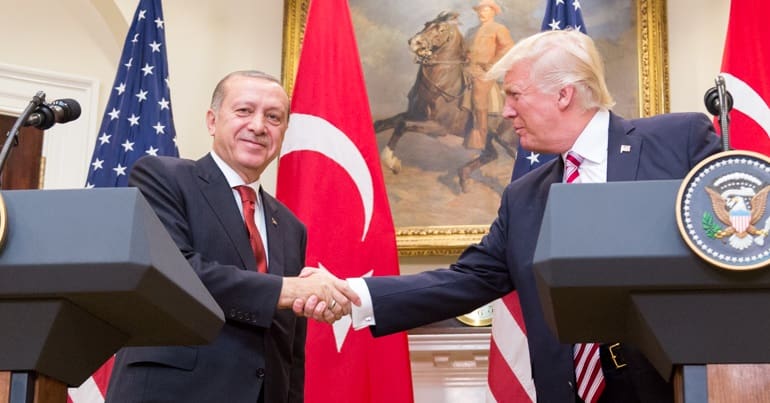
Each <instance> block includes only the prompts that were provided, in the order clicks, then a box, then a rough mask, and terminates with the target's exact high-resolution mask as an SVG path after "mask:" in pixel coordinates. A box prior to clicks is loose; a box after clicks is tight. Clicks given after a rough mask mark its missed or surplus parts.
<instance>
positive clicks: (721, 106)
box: [703, 76, 733, 151]
mask: <svg viewBox="0 0 770 403" xmlns="http://www.w3.org/2000/svg"><path fill="white" fill-rule="evenodd" d="M714 82H715V83H716V86H715V87H711V88H709V89H708V91H706V94H705V95H704V96H703V102H704V103H705V104H706V110H708V111H709V113H711V114H712V115H714V116H716V117H717V118H718V119H719V130H720V131H721V132H722V151H728V150H730V133H729V131H730V111H731V110H732V109H733V96H732V95H730V93H729V92H727V86H726V85H725V79H724V77H722V76H717V78H716V79H715V80H714Z"/></svg>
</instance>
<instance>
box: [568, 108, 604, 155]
mask: <svg viewBox="0 0 770 403" xmlns="http://www.w3.org/2000/svg"><path fill="white" fill-rule="evenodd" d="M609 129H610V112H609V111H608V110H606V109H599V111H597V112H596V114H595V115H594V117H592V118H591V120H590V121H589V122H588V124H587V125H586V127H585V129H583V131H582V132H581V133H580V135H579V136H578V138H577V140H575V144H573V145H572V148H571V149H569V150H568V151H567V152H565V153H563V154H562V158H566V157H567V153H569V152H570V151H573V152H576V153H577V154H578V155H580V156H581V157H583V158H584V159H586V160H589V161H591V162H593V163H596V164H601V163H602V162H604V160H606V159H607V145H608V142H609V136H608V135H607V133H609Z"/></svg>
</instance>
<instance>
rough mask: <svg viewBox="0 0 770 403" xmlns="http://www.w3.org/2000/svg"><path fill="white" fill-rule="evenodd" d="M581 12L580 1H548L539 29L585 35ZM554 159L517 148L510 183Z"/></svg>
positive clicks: (552, 156)
mask: <svg viewBox="0 0 770 403" xmlns="http://www.w3.org/2000/svg"><path fill="white" fill-rule="evenodd" d="M581 10H582V8H581V7H580V0H548V1H547V2H546V6H545V16H544V17H543V23H542V24H541V25H540V29H541V30H542V31H553V30H557V29H566V28H573V29H576V30H578V31H580V32H582V33H584V34H585V33H587V32H586V26H585V23H584V22H583V14H582V11H581ZM554 157H556V156H555V155H553V154H540V153H536V152H533V151H528V150H525V149H523V148H521V146H519V153H518V154H517V156H516V162H515V163H514V165H513V174H512V175H511V181H513V180H515V179H517V178H519V177H521V176H522V175H524V174H525V173H527V172H529V171H531V170H533V169H535V168H537V167H539V166H540V165H542V164H543V163H545V162H548V161H550V160H552V159H554Z"/></svg>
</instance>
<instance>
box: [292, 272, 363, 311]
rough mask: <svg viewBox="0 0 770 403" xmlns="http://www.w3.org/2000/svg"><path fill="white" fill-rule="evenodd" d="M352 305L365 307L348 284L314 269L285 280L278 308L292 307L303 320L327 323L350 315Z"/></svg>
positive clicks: (327, 273)
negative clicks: (305, 318)
mask: <svg viewBox="0 0 770 403" xmlns="http://www.w3.org/2000/svg"><path fill="white" fill-rule="evenodd" d="M351 303H354V304H356V305H361V299H360V298H359V297H358V294H356V293H355V292H353V290H352V289H351V288H350V286H349V285H348V283H347V281H345V280H340V279H338V278H337V277H335V276H334V275H333V274H331V273H330V272H329V271H327V270H326V269H323V268H314V267H306V268H305V269H303V271H302V273H301V274H300V276H299V277H285V278H284V279H283V287H282V288H281V295H280V297H279V298H278V308H290V307H291V308H292V309H293V310H294V313H296V314H297V315H299V316H306V317H310V318H313V319H315V320H318V321H322V322H327V323H333V322H335V321H337V320H339V319H340V318H341V317H343V316H345V315H348V314H350V311H351V309H352V308H351ZM306 308H309V309H306ZM306 312H307V314H306Z"/></svg>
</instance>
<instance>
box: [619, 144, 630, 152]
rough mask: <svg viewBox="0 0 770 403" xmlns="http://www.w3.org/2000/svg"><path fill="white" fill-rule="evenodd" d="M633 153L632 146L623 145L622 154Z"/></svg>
mask: <svg viewBox="0 0 770 403" xmlns="http://www.w3.org/2000/svg"><path fill="white" fill-rule="evenodd" d="M630 152H631V146H630V145H628V144H623V145H621V146H620V153H621V154H623V153H630Z"/></svg>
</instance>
